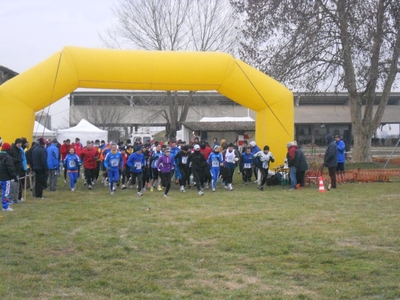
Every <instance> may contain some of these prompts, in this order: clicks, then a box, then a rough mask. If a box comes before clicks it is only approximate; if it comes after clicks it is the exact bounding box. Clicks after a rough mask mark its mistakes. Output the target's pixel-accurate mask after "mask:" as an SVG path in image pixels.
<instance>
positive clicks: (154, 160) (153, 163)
mask: <svg viewBox="0 0 400 300" xmlns="http://www.w3.org/2000/svg"><path fill="white" fill-rule="evenodd" d="M163 154H164V153H163V152H162V151H160V152H157V151H156V152H154V153H153V155H152V156H151V158H150V161H151V167H152V168H157V162H158V159H159V158H160V157H161V156H163Z"/></svg>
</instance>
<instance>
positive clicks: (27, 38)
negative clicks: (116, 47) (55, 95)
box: [0, 0, 116, 127]
mask: <svg viewBox="0 0 400 300" xmlns="http://www.w3.org/2000/svg"><path fill="white" fill-rule="evenodd" d="M114 3H116V1H115V0H36V1H34V0H0V20H1V22H0V65H3V66H5V67H7V68H9V69H11V70H13V71H16V72H18V73H22V72H24V71H26V70H28V69H30V68H31V67H33V66H35V65H37V64H38V63H40V62H42V61H43V60H45V59H47V58H48V57H50V56H51V55H53V54H54V53H56V52H57V51H60V50H61V49H62V48H63V47H64V46H81V47H90V48H101V47H102V42H101V40H100V38H99V34H103V33H104V32H105V31H106V29H108V28H110V27H111V26H112V24H113V23H115V17H114V15H113V12H112V7H113V5H114ZM68 105H69V104H68V101H67V99H66V98H64V99H62V100H60V101H58V102H57V103H55V104H53V105H51V107H50V111H49V113H50V115H52V116H53V117H52V122H53V126H55V127H57V126H62V124H60V122H61V123H62V119H63V120H64V122H63V123H64V126H65V125H66V124H65V120H66V115H67V114H66V112H67V110H68ZM46 111H47V109H46Z"/></svg>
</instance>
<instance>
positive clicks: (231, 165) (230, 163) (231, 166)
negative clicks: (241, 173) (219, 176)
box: [222, 143, 239, 191]
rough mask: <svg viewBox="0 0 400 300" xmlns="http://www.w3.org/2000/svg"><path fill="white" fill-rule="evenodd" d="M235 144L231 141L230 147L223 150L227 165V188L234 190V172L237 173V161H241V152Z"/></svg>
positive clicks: (225, 164) (225, 165)
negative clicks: (236, 148)
mask: <svg viewBox="0 0 400 300" xmlns="http://www.w3.org/2000/svg"><path fill="white" fill-rule="evenodd" d="M234 147H235V145H233V143H230V144H229V145H228V149H226V150H224V151H223V152H222V157H223V158H224V167H225V180H226V182H225V188H227V189H229V190H230V191H233V187H232V180H233V174H234V173H235V168H236V162H237V161H239V152H238V151H237V150H235V149H234Z"/></svg>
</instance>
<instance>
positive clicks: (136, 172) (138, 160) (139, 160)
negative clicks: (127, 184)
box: [126, 148, 146, 196]
mask: <svg viewBox="0 0 400 300" xmlns="http://www.w3.org/2000/svg"><path fill="white" fill-rule="evenodd" d="M126 165H127V166H128V167H129V170H130V172H131V184H132V185H135V184H136V178H137V180H138V183H137V189H138V193H137V194H138V196H143V193H142V188H143V182H142V181H143V169H144V168H145V165H146V161H145V159H144V155H143V153H142V148H140V149H139V148H138V149H137V150H136V152H134V153H132V154H131V155H130V156H129V158H128V161H127V163H126Z"/></svg>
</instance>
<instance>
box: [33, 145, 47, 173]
mask: <svg viewBox="0 0 400 300" xmlns="http://www.w3.org/2000/svg"><path fill="white" fill-rule="evenodd" d="M31 167H32V170H47V169H48V168H47V151H46V149H45V148H44V147H43V146H41V145H37V146H36V147H35V148H34V149H33V151H32V166H31Z"/></svg>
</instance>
